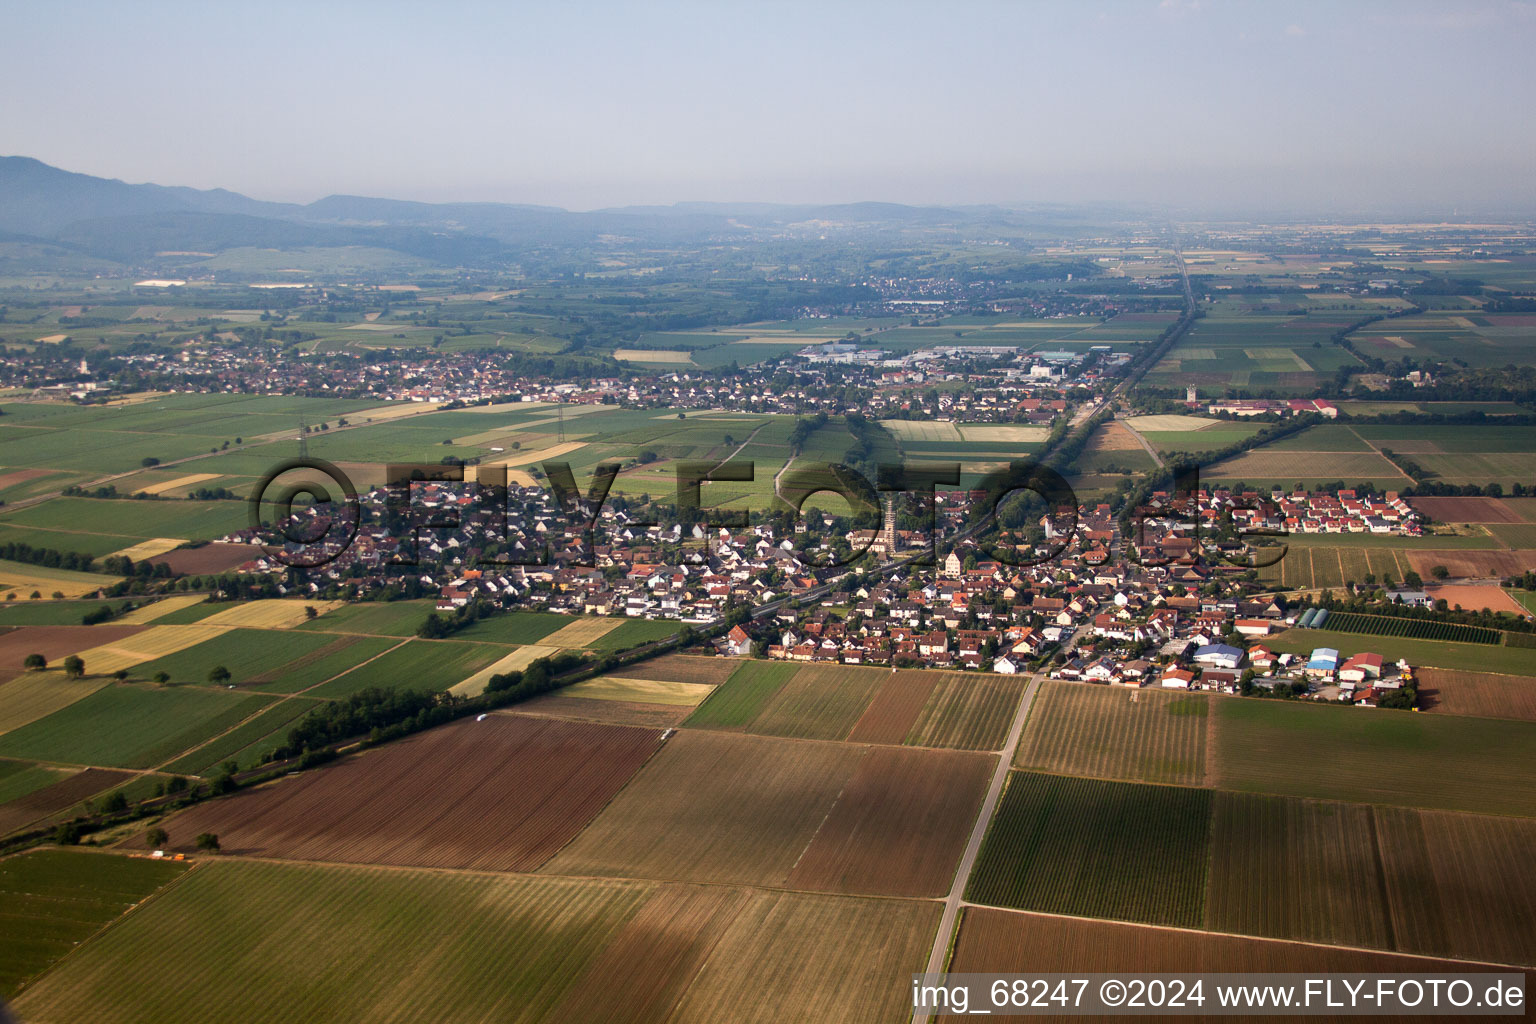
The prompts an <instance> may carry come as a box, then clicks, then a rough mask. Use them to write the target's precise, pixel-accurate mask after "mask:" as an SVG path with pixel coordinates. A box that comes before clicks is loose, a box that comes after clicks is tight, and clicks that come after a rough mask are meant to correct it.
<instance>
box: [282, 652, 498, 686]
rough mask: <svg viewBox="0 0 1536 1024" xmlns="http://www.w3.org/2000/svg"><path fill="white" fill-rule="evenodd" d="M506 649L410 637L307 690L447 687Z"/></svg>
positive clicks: (481, 666) (494, 658)
mask: <svg viewBox="0 0 1536 1024" xmlns="http://www.w3.org/2000/svg"><path fill="white" fill-rule="evenodd" d="M509 653H510V651H509V649H508V648H506V647H502V646H499V645H496V644H475V643H459V642H458V641H454V640H411V641H409V642H407V643H406V644H405V645H404V646H402V647H397V648H395V649H393V650H391V651H389V652H388V653H386V654H384V655H382V656H380V657H378V658H375V659H374V660H372V661H370V662H368V663H367V664H365V665H360V666H358V667H357V668H356V669H354V670H353V671H351V672H347V673H346V674H345V675H341V676H338V677H336V678H335V679H332V680H331V681H330V682H327V683H323V684H321V685H320V686H317V687H315V688H314V689H313V690H311V691H309V692H310V694H311V695H313V696H316V697H345V696H347V695H348V694H352V693H356V692H357V691H358V690H363V689H366V688H368V687H370V686H378V687H384V688H393V689H402V690H446V689H448V687H450V686H452V685H453V684H454V683H457V682H461V681H463V680H465V679H468V678H469V677H470V676H472V675H474V674H475V673H476V672H478V671H480V670H481V669H482V668H485V666H487V665H489V664H491V663H492V662H495V661H498V660H500V659H501V658H504V657H506V656H507V654H509Z"/></svg>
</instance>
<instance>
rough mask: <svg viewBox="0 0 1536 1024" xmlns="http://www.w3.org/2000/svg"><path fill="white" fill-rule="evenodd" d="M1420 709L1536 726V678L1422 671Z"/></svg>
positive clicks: (1445, 669)
mask: <svg viewBox="0 0 1536 1024" xmlns="http://www.w3.org/2000/svg"><path fill="white" fill-rule="evenodd" d="M1417 672H1418V676H1419V707H1421V708H1423V709H1424V710H1425V711H1438V712H1440V713H1442V714H1447V715H1474V716H1476V717H1478V718H1519V719H1522V720H1524V721H1527V722H1536V677H1533V676H1505V675H1499V674H1498V673H1496V672H1463V671H1461V670H1459V669H1451V668H1421V669H1418V670H1417Z"/></svg>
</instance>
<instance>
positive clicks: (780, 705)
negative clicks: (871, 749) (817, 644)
mask: <svg viewBox="0 0 1536 1024" xmlns="http://www.w3.org/2000/svg"><path fill="white" fill-rule="evenodd" d="M889 675H890V673H889V672H887V671H883V670H880V669H872V668H859V667H855V666H851V665H804V666H802V667H801V668H800V669H799V671H797V672H796V673H795V674H794V676H793V677H792V678H791V679H790V680H789V681H788V682H787V683H785V684H784V685H783V686H782V687H781V688H780V689H779V692H778V693H776V694H775V695H774V696H773V697H772V699H770V700H769V701H768V702H767V704H765V705H764V707H763V711H762V714H760V715H759V716H758V717H757V719H756V720H755V721H753V722H752V723H751V724H750V725H748V726H747V731H748V732H751V733H756V734H759V735H763V736H796V737H799V738H801V739H820V740H840V739H845V738H846V737H847V736H848V733H849V732H850V731H851V730H852V729H853V726H854V724H855V723H856V722H858V720H859V717H860V716H861V715H863V714H864V711H865V709H866V708H868V707H869V702H870V701H871V700H873V699H874V696H875V691H877V690H878V689H879V688H880V686H881V684H882V683H884V682H885V680H886V678H887V677H888V676H889Z"/></svg>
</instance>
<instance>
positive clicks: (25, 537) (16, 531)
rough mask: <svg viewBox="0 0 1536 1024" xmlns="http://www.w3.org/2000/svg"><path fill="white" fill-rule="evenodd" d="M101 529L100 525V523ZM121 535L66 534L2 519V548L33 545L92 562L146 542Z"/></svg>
mask: <svg viewBox="0 0 1536 1024" xmlns="http://www.w3.org/2000/svg"><path fill="white" fill-rule="evenodd" d="M97 525H98V528H99V527H100V526H101V525H104V524H101V523H98V524H97ZM144 539H145V538H143V537H130V536H128V535H127V534H122V533H65V532H64V531H62V530H45V529H39V528H36V527H31V526H18V525H16V524H15V523H12V522H11V521H10V520H9V519H8V518H7V517H5V516H0V544H30V545H31V546H32V547H34V548H53V549H54V550H56V551H76V552H79V553H80V554H82V555H90V556H91V557H92V558H100V557H102V556H103V555H110V554H112V553H113V552H115V551H121V550H122V549H123V548H127V547H132V546H133V545H135V544H137V543H139V541H141V540H144Z"/></svg>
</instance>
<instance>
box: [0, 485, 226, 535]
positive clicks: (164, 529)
mask: <svg viewBox="0 0 1536 1024" xmlns="http://www.w3.org/2000/svg"><path fill="white" fill-rule="evenodd" d="M189 472H190V471H189ZM0 523H3V524H14V525H16V526H23V527H29V528H32V529H34V530H39V531H46V532H48V533H50V534H52V533H59V534H76V533H83V534H92V533H101V532H103V531H105V532H107V533H110V534H111V535H113V536H118V537H122V536H126V537H133V538H136V539H138V540H148V539H150V538H152V537H180V538H182V539H184V540H211V539H213V538H215V537H222V536H224V535H225V534H227V533H233V532H234V531H236V530H243V529H245V528H246V527H247V526H249V525H250V521H249V512H248V509H247V506H246V504H245V502H243V501H106V500H101V499H97V498H54V499H52V500H50V501H45V502H43V503H42V504H39V505H32V506H29V507H27V508H23V509H18V510H16V511H14V512H10V513H8V514H6V515H5V516H4V517H3V518H0ZM64 543H65V540H63V539H61V540H60V541H59V542H57V543H55V544H54V545H52V546H54V547H60V546H63V544H64ZM121 546H122V547H127V546H128V545H126V544H125V545H121ZM112 550H114V551H116V550H118V549H117V548H113V549H112Z"/></svg>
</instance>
